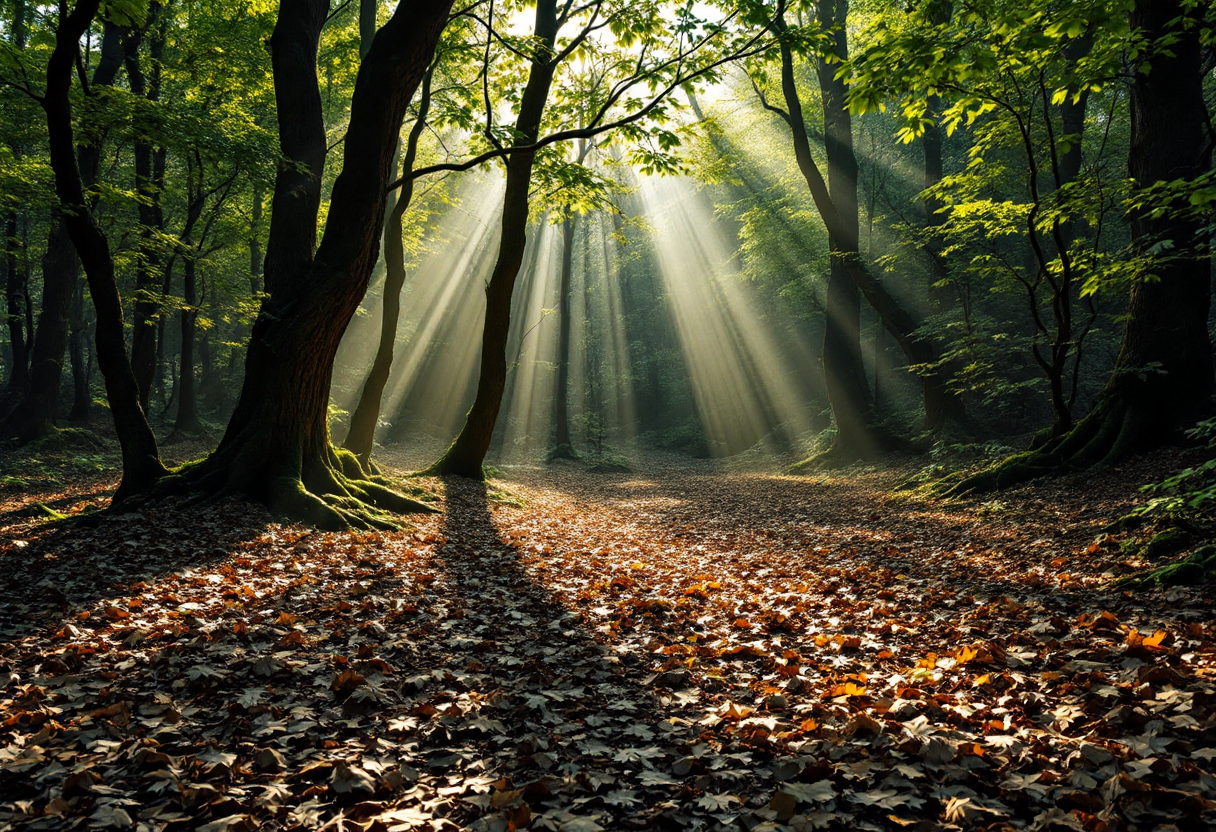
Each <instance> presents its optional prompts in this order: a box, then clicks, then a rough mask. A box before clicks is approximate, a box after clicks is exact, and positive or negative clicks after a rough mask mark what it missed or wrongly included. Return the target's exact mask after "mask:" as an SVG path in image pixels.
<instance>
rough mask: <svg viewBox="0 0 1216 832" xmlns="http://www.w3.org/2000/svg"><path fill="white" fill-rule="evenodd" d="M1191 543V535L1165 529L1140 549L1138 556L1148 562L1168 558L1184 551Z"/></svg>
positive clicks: (1182, 531) (1177, 530) (1178, 530)
mask: <svg viewBox="0 0 1216 832" xmlns="http://www.w3.org/2000/svg"><path fill="white" fill-rule="evenodd" d="M1190 543H1191V535H1190V533H1189V532H1186V531H1184V530H1182V529H1176V528H1175V529H1166V530H1165V531H1163V532H1159V533H1158V534H1156V535H1154V536H1153V538H1152V539H1151V540H1149V542H1148V543H1146V544H1144V546H1143V547H1141V549H1140V556H1141V557H1143V558H1146V559H1149V560H1155V559H1158V558H1165V557H1169V556H1170V555H1174V554H1177V553H1178V552H1181V551H1182V550H1183V549H1185V548H1186V547H1187V546H1188V545H1190Z"/></svg>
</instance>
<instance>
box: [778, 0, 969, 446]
mask: <svg viewBox="0 0 1216 832" xmlns="http://www.w3.org/2000/svg"><path fill="white" fill-rule="evenodd" d="M821 6H822V12H823V14H822V15H821V20H820V23H819V27H817V28H812V27H804V26H799V27H795V28H791V27H790V26H789V24H788V23H787V22H786V18H785V13H786V12H785V4H784V2H778V3H777V4H776V6H775V7H774V8H773V9H769V8H767V7H763V6H757V7H756V9H755V13H756V14H757V15H759V16H760V17H761V18H762V19H763V20H764V21H765V25H767V26H768V27H769V28H771V29H772V30H773V31H774V33H775V34H776V35H777V36H778V41H779V42H778V50H777V51H778V56H779V61H780V70H779V71H780V79H781V80H780V88H781V94H782V97H783V99H784V101H785V104H786V107H785V109H782V108H780V107H777V106H776V105H773V104H771V103H769V101H768V99H767V96H766V95H765V94H764V92H763V88H762V87H761V86H760V85H759V84H758V83H757V84H756V85H755V88H756V90H757V92H758V94H759V95H760V97H761V102H762V104H763V105H764V106H765V108H766V109H769V110H771V111H773V112H775V113H777V114H778V115H779V116H780V117H781V118H782V120H783V121H785V123H786V125H787V126H788V127H789V129H790V135H791V139H792V142H793V145H794V155H795V158H796V159H797V162H798V167H799V169H800V171H801V172H802V175H803V177H804V178H805V180H806V183H807V188H808V190H809V191H810V194H811V197H812V199H813V200H814V203H815V207H816V208H817V210H818V212H819V215H820V218H821V219H822V221H823V223H824V225H825V227H826V228H827V230H828V236H829V240H830V241H834V242H832V243H831V245H832V246H833V248H832V255H833V256H832V262H833V264H835V269H836V272H835V273H834V274H835V284H834V288H835V292H833V291H832V288H833V287H832V286H829V295H830V298H829V301H828V304H827V313H826V314H827V319H828V322H829V323H828V325H829V326H830V327H831V328H832V331H830V332H829V333H828V334H827V335H825V342H824V343H825V349H824V352H825V356H824V361H825V368H824V370H825V376H826V377H827V378H825V381H826V383H827V384H828V386H829V399H830V400H831V401H832V410H833V416H834V417H835V418H836V420H837V426H838V431H841V430H842V431H843V432H842V434H838V442H839V444H840V447H839V448H836V447H834V448H833V449H832V451H831V453H830V456H833V457H838V458H842V459H851V458H856V457H857V456H863V455H868V454H872V453H873V452H874V451H876V450H878V449H880V448H882V447H883V446H884V445H887V446H890V445H891V444H893V442H894V438H893V437H890V436H880V435H879V432H878V431H876V426H875V425H874V420H873V413H872V407H871V403H870V401H869V393H868V391H867V389H866V386H865V375H864V372H863V371H861V370H860V343H857V344H856V345H854V340H855V339H854V337H853V336H852V335H851V334H850V332H849V331H850V330H851V329H852V328H853V327H854V326H857V325H856V324H854V323H853V321H855V320H856V315H857V314H858V313H854V311H853V309H854V306H855V304H854V301H853V297H852V295H853V292H854V291H859V292H860V293H861V295H862V296H863V297H864V298H865V299H866V301H867V302H868V303H869V304H870V306H872V307H873V308H874V310H875V312H876V313H877V314H878V316H879V319H880V320H881V321H882V324H883V326H884V328H886V330H887V331H888V332H890V333H891V334H892V336H894V338H895V340H896V343H898V344H899V347H900V349H901V350H902V351H903V353H904V355H905V357H906V358H907V359H908V361H909V363H910V364H911V365H912V366H915V367H924V368H930V367H934V366H935V365H936V364H937V362H938V360H939V359H940V356H941V352H942V350H941V346H940V345H939V344H937V343H935V342H934V341H933V340H932V339H931V338H929V337H926V336H925V334H924V333H923V332H921V321H920V319H919V317H918V316H916V315H915V314H913V313H912V312H911V311H910V310H909V309H907V308H906V307H905V306H904V305H903V304H902V303H900V302H899V300H898V299H897V298H896V297H895V296H894V295H892V294H891V292H890V291H889V290H888V289H887V287H886V286H885V285H884V284H883V283H882V281H881V280H879V279H878V277H877V276H876V275H875V274H874V273H873V272H872V271H871V269H870V268H869V266H868V265H867V264H866V263H865V262H864V261H863V259H862V257H861V254H860V251H859V247H860V246H859V239H858V233H857V230H856V216H857V207H856V206H857V200H856V186H855V181H856V176H855V174H854V176H853V182H854V186H853V187H852V188H851V189H850V188H846V187H845V186H844V183H843V181H842V182H841V187H840V188H839V189H838V191H839V193H840V195H841V197H843V202H842V203H841V204H840V205H838V204H837V203H836V201H835V199H836V198H835V197H834V193H835V192H834V191H833V190H832V187H831V183H830V182H829V181H828V179H825V178H824V176H823V173H822V172H821V171H820V169H819V166H818V164H817V163H816V162H815V160H814V157H813V156H812V155H811V149H810V142H809V140H808V136H807V129H806V122H805V119H804V117H803V108H802V102H801V97H800V93H799V91H798V85H797V78H796V74H795V66H794V53H795V47H797V48H798V49H800V50H801V51H808V52H812V53H814V54H819V55H821V56H822V61H823V62H824V64H826V66H823V67H821V72H820V81H821V84H820V86H821V90H822V91H823V94H824V107H825V124H826V123H829V122H832V123H834V124H835V128H834V129H835V135H834V136H830V137H829V136H826V135H825V146H826V147H829V148H832V147H834V148H835V152H834V153H831V152H829V157H828V165H829V178H830V176H831V173H832V170H831V167H832V165H833V161H834V160H835V162H836V165H837V177H836V178H837V180H840V179H841V178H842V177H844V178H845V179H847V176H846V175H845V174H846V172H847V170H849V169H855V166H856V158H855V157H854V156H853V151H852V139H851V127H849V131H850V132H849V137H848V140H847V144H846V143H845V135H844V132H845V131H844V128H845V126H846V124H847V118H846V117H845V116H844V115H841V113H845V114H846V115H847V112H848V109H849V107H852V106H853V104H852V101H853V95H852V93H851V91H850V90H849V88H848V86H847V85H846V84H845V82H844V79H843V77H842V76H841V74H840V70H839V69H836V70H833V69H832V67H831V65H832V64H833V63H840V62H842V61H843V60H846V59H847V40H846V35H845V30H844V25H843V24H844V22H845V20H846V17H847V11H848V9H847V4H845V5H842V6H840V7H837V6H836V4H835V3H826V2H825V3H824V4H821ZM838 98H840V99H847V100H848V102H849V103H848V106H846V105H845V103H844V101H838V100H837V99H838ZM826 132H827V131H825V133H826ZM850 158H852V160H853V161H852V165H851V166H850V164H849V159H850ZM850 194H851V198H850ZM846 275H847V277H848V278H849V280H850V281H851V282H852V284H853V286H854V287H855V288H854V289H848V288H846V287H845V286H844V282H843V277H844V276H846ZM829 280H831V278H829ZM833 321H835V323H833ZM829 337H830V338H831V342H832V344H831V349H830V350H829V347H828V339H829ZM853 355H856V356H857V357H856V358H853V357H852V356H853ZM828 361H831V362H832V364H833V365H836V366H835V367H833V368H829V366H828V364H827V362H828ZM921 382H922V389H923V393H924V402H925V428H926V429H927V430H930V431H937V430H940V429H941V428H942V427H943V426H944V425H945V424H946V423H947V421H954V422H957V423H964V424H965V423H966V421H967V420H966V416H965V414H964V412H963V409H962V405H961V403H960V402H959V401H958V399H957V397H955V396H953V395H952V394H951V393H950V391H949V390H948V389H947V388H946V385H945V379H944V378H943V377H942V376H941V374H940V372H938V371H937V370H936V369H929V370H928V371H926V372H923V374H922V376H921ZM833 387H834V388H835V390H834V393H835V395H834V396H833V392H832V391H833ZM842 425H843V428H842V427H841V426H842Z"/></svg>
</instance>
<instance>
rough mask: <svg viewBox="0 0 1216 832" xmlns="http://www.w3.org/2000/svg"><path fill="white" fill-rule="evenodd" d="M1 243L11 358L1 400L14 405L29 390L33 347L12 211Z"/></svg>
mask: <svg viewBox="0 0 1216 832" xmlns="http://www.w3.org/2000/svg"><path fill="white" fill-rule="evenodd" d="M4 240H5V244H4V252H5V254H4V257H5V283H4V301H5V304H6V312H7V314H8V338H9V353H10V354H11V355H12V364H11V365H10V367H9V374H8V384H7V385H6V387H5V391H4V394H5V398H8V399H9V400H10V401H14V402H16V401H20V400H21V399H22V398H23V397H24V396H25V394H26V392H27V391H28V390H29V387H30V351H31V347H32V346H33V341H32V340H31V339H32V337H33V332H32V331H30V330H29V329H27V326H26V319H27V318H28V317H29V315H28V311H29V310H28V309H27V303H28V300H29V294H30V292H29V275H28V274H26V273H25V270H24V269H21V268H20V267H19V266H18V258H17V252H18V247H19V246H20V242H19V240H18V238H17V212H16V211H9V212H8V217H7V219H6V220H5V225H4Z"/></svg>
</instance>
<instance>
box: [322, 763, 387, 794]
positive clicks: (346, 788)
mask: <svg viewBox="0 0 1216 832" xmlns="http://www.w3.org/2000/svg"><path fill="white" fill-rule="evenodd" d="M329 785H330V787H332V788H333V790H334V791H335V792H337V793H338V794H354V795H370V794H374V793H375V791H376V781H375V779H373V778H372V776H371V775H370V774H368V773H367V772H366V771H364V770H363V769H361V768H355V767H354V766H349V765H347V764H346V763H337V764H336V765H334V769H333V773H332V774H331V775H330V778H329Z"/></svg>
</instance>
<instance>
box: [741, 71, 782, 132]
mask: <svg viewBox="0 0 1216 832" xmlns="http://www.w3.org/2000/svg"><path fill="white" fill-rule="evenodd" d="M747 80H748V81H750V82H751V85H752V89H753V90H755V91H756V97H757V98H759V99H760V106H761V107H763V108H764V109H766V110H768V111H769V112H772V113H776V114H777V115H779V116H781V119H782V121H784V122H785V123H786V124H788V125H789V126H790V128H791V129H793V127H794V120H793V119H791V118H790V114H789V113H787V112H786V111H785V110H783V109H781V108H780V107H778V106H777V105H776V104H770V103H769V101H768V96H766V95H765V94H764V90H762V89H760V85H759V84H757V83H756V79H755V78H753V77H752V76H750V75H748V76H747Z"/></svg>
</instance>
